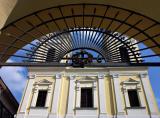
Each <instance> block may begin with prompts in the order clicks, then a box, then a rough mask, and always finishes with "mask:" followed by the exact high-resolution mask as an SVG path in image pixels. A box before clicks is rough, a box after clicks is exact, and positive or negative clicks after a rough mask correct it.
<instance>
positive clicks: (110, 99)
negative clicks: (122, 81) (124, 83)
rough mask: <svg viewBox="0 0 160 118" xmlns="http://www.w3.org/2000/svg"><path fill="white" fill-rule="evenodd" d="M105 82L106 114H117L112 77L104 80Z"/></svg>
mask: <svg viewBox="0 0 160 118" xmlns="http://www.w3.org/2000/svg"><path fill="white" fill-rule="evenodd" d="M104 82H105V96H106V108H107V109H106V110H107V111H106V112H107V114H109V115H114V114H115V99H114V92H113V88H112V85H113V82H112V80H111V77H110V76H107V77H105V78H104Z"/></svg>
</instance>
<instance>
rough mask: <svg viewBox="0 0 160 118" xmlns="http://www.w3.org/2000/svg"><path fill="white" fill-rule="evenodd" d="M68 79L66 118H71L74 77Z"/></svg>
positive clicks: (73, 104)
mask: <svg viewBox="0 0 160 118" xmlns="http://www.w3.org/2000/svg"><path fill="white" fill-rule="evenodd" d="M69 79H70V82H69V96H68V107H67V115H66V118H73V117H74V108H75V76H70V77H69Z"/></svg>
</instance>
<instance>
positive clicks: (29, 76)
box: [28, 74, 36, 79]
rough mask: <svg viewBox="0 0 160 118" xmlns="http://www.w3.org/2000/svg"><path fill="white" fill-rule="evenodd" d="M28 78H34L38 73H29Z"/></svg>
mask: <svg viewBox="0 0 160 118" xmlns="http://www.w3.org/2000/svg"><path fill="white" fill-rule="evenodd" d="M28 78H29V79H34V78H36V74H29V75H28Z"/></svg>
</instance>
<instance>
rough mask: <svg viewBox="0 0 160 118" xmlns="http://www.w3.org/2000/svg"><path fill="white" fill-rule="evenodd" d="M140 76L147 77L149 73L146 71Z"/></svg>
mask: <svg viewBox="0 0 160 118" xmlns="http://www.w3.org/2000/svg"><path fill="white" fill-rule="evenodd" d="M139 76H140V77H141V78H146V77H147V76H148V73H146V72H145V73H140V74H139Z"/></svg>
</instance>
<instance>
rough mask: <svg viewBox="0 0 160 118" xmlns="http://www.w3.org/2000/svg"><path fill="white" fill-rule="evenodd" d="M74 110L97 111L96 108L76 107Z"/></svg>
mask: <svg viewBox="0 0 160 118" xmlns="http://www.w3.org/2000/svg"><path fill="white" fill-rule="evenodd" d="M74 110H97V108H96V107H76V108H75V109H74Z"/></svg>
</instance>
